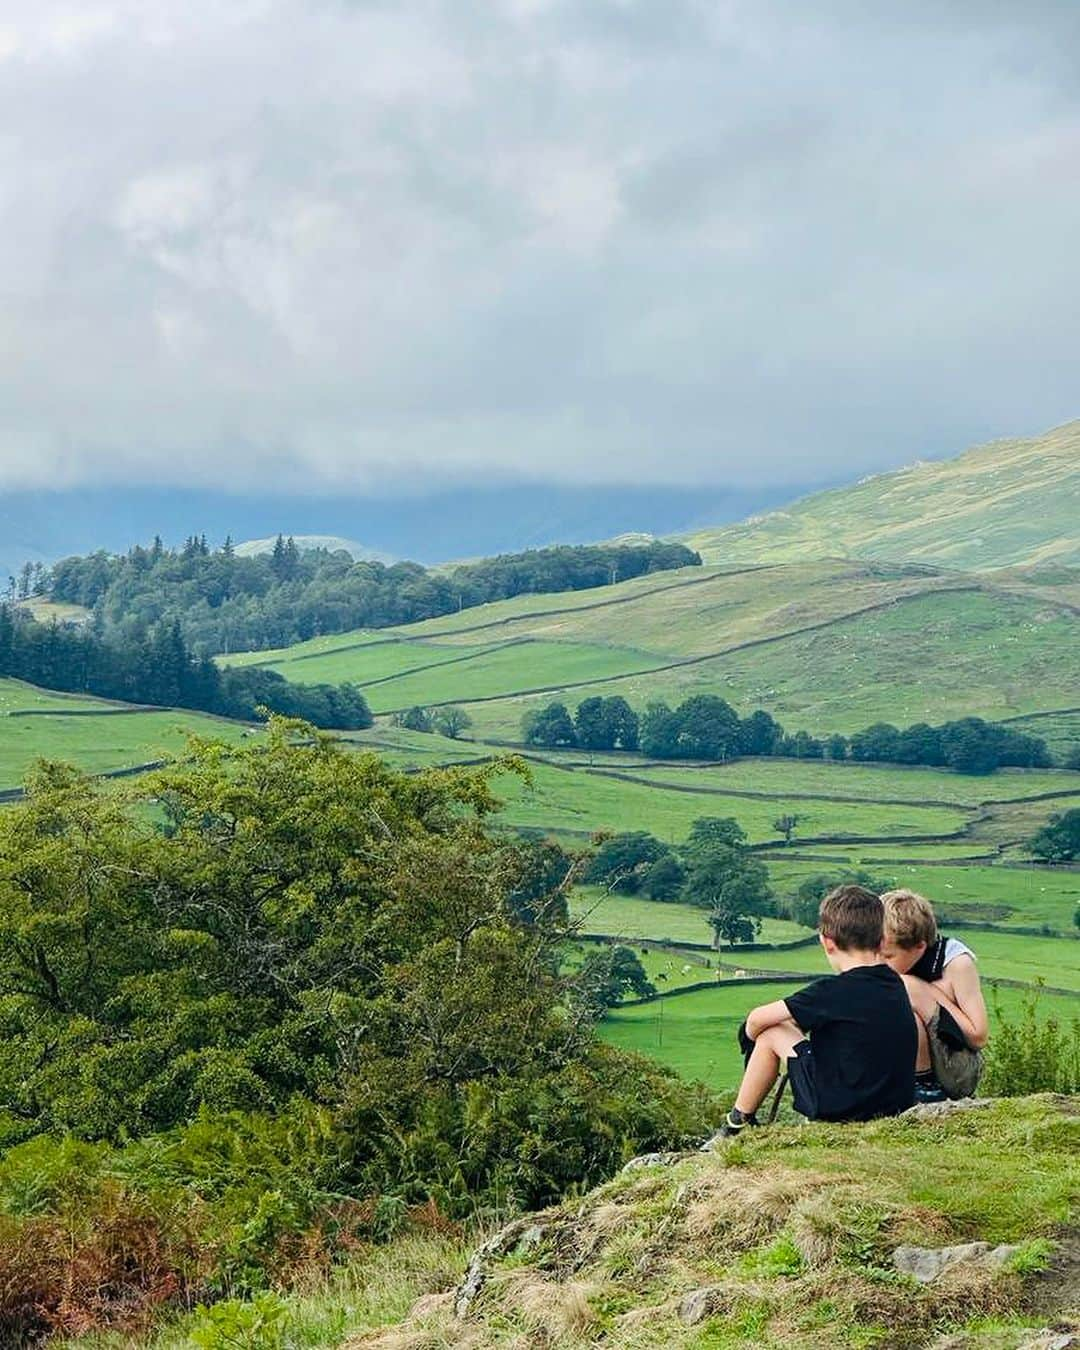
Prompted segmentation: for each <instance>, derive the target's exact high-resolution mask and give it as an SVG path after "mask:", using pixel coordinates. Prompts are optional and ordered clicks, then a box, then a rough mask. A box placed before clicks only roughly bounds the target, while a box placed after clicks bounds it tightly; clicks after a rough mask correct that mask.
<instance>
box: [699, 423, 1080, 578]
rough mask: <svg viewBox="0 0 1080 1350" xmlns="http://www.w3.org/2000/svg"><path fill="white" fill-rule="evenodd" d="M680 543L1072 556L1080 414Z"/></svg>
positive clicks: (781, 550) (724, 551) (792, 555)
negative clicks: (1038, 431)
mask: <svg viewBox="0 0 1080 1350" xmlns="http://www.w3.org/2000/svg"><path fill="white" fill-rule="evenodd" d="M684 542H685V543H687V544H689V546H690V547H691V548H695V549H697V550H698V551H699V552H700V553H701V555H702V557H703V558H704V559H705V561H706V562H715V563H730V562H763V561H768V562H778V561H782V560H785V559H805V558H815V557H817V558H820V557H837V556H844V557H861V558H894V559H895V558H912V559H921V560H923V561H926V562H933V563H937V564H940V565H941V566H945V567H951V568H959V569H972V568H986V567H1005V566H1011V565H1014V564H1020V563H1039V562H1048V561H1054V562H1080V421H1077V422H1070V423H1068V424H1066V425H1065V426H1062V427H1057V428H1055V429H1054V430H1053V431H1049V432H1047V433H1046V434H1045V435H1043V436H1038V437H1035V438H1034V439H1032V440H1023V441H995V442H993V443H992V444H990V445H984V446H979V447H977V448H975V449H973V450H969V451H967V453H966V454H963V455H960V456H958V457H957V458H956V459H950V460H946V461H944V462H942V463H932V464H927V463H920V464H915V465H913V466H912V467H910V468H905V469H900V470H898V471H897V472H895V473H888V474H879V475H877V476H875V477H873V478H867V479H864V480H863V481H862V482H859V483H855V484H853V485H852V486H850V487H842V488H836V489H834V490H832V491H829V492H819V493H816V494H814V495H813V496H811V497H806V498H804V499H803V500H802V501H797V502H794V503H793V504H792V505H791V506H788V507H786V508H784V509H782V510H777V511H770V512H769V513H768V514H767V515H763V516H759V517H754V518H752V519H750V520H748V521H744V522H742V523H741V524H738V525H725V526H721V527H719V528H717V529H709V530H700V531H697V532H695V533H693V534H691V535H688V536H686V538H685V540H684Z"/></svg>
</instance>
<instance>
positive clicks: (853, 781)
mask: <svg viewBox="0 0 1080 1350" xmlns="http://www.w3.org/2000/svg"><path fill="white" fill-rule="evenodd" d="M628 772H631V773H632V774H633V775H634V777H635V778H641V779H643V780H645V781H648V782H650V783H663V784H668V785H671V786H676V787H681V786H686V787H695V788H699V789H711V790H712V791H714V792H761V793H767V794H770V795H772V796H774V797H776V798H777V799H779V800H787V799H794V798H797V797H801V796H811V797H848V798H850V799H852V800H857V801H877V802H881V801H904V802H925V801H932V802H947V803H951V804H953V805H956V806H968V807H975V806H978V805H980V804H981V803H983V802H990V801H1002V800H1008V799H1010V798H1014V797H1035V796H1038V795H1040V794H1042V793H1048V792H1060V793H1078V794H1080V773H1078V772H1076V771H1075V770H1073V771H1069V770H1065V769H1059V770H1038V769H999V770H998V772H997V773H992V774H982V775H972V774H961V773H953V772H950V771H948V770H941V769H923V768H914V767H912V768H908V767H905V766H902V765H892V764H854V763H850V762H847V763H839V764H833V763H825V762H822V761H816V762H815V761H812V760H790V759H741V760H736V761H735V762H734V763H732V764H724V765H717V766H715V767H709V768H689V767H684V766H680V765H665V766H664V767H662V768H661V767H653V766H650V767H648V768H631V769H630V770H628ZM797 837H798V836H797V835H796V838H797Z"/></svg>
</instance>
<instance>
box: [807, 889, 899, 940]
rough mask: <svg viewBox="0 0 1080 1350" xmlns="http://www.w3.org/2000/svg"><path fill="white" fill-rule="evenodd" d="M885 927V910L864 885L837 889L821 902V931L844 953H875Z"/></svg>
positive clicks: (876, 897) (819, 916)
mask: <svg viewBox="0 0 1080 1350" xmlns="http://www.w3.org/2000/svg"><path fill="white" fill-rule="evenodd" d="M884 927H885V907H884V906H883V905H882V903H881V899H880V897H878V896H876V895H875V894H874V892H873V891H868V890H867V889H866V888H865V887H864V886H837V888H836V890H834V891H830V892H829V894H828V895H827V896H826V897H825V899H824V900H822V902H821V909H820V911H819V912H818V928H819V929H820V930H821V934H822V936H823V937H828V938H832V940H833V941H834V942H835V943H836V945H837V946H838V947H839V948H840V950H841V951H842V952H850V951H857V952H876V951H877V949H878V948H879V947H880V946H881V940H882V937H883V931H884Z"/></svg>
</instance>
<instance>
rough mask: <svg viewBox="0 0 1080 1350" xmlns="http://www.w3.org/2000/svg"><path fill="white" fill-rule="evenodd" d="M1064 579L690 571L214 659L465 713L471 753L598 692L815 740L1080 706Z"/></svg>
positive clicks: (897, 569)
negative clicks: (694, 708)
mask: <svg viewBox="0 0 1080 1350" xmlns="http://www.w3.org/2000/svg"><path fill="white" fill-rule="evenodd" d="M1070 578H1071V574H1069V573H1066V574H1065V575H1064V577H1062V578H1060V579H1059V582H1058V583H1055V584H1051V583H1050V582H1049V581H1047V582H1046V583H1044V584H1042V585H1040V586H1039V587H1037V588H1036V587H1033V586H1030V585H1027V584H1026V583H1025V582H1023V581H1021V580H1017V579H1015V578H1010V579H1009V582H1008V584H1007V585H1006V584H998V582H997V581H996V580H995V579H994V578H992V577H988V576H986V575H973V576H950V575H942V574H939V573H937V572H935V571H934V570H933V569H928V568H923V567H907V566H895V565H892V564H888V565H886V564H877V563H864V562H851V561H842V560H836V559H825V560H819V561H816V562H812V563H807V564H802V563H799V564H796V563H787V564H784V565H781V566H776V567H768V568H754V569H743V570H738V571H731V570H730V569H727V570H725V569H720V568H706V569H700V568H695V569H688V570H687V571H684V572H681V573H666V574H664V576H663V578H662V579H661V578H657V577H644V578H640V579H638V580H636V581H631V582H626V583H624V584H623V585H621V586H620V587H619V588H618V593H617V594H615V595H611V594H608V593H606V592H601V593H600V595H599V596H598V595H597V594H596V593H595V592H588V593H586V594H584V595H583V594H581V593H578V594H575V595H573V596H566V595H560V594H556V595H534V596H518V597H517V598H516V599H513V600H508V601H502V602H498V603H495V604H491V605H485V606H482V607H481V608H480V609H478V610H474V611H471V612H469V613H466V614H461V615H455V616H452V617H446V618H441V619H436V620H431V621H429V622H426V623H419V624H411V625H407V626H405V627H402V628H399V629H395V630H393V631H384V632H383V633H381V634H379V635H374V634H372V633H369V632H355V633H348V634H342V635H339V636H336V637H322V638H316V639H314V640H312V641H311V642H307V643H302V644H299V645H298V646H295V647H290V648H286V649H284V650H282V651H277V652H262V653H259V654H258V655H244V656H237V657H229V658H224V660H225V661H226V663H228V664H237V665H252V664H258V665H266V666H268V667H269V668H271V669H273V670H276V671H278V672H280V673H281V674H283V675H285V676H286V678H289V679H292V680H295V681H298V682H300V681H308V682H318V681H327V682H331V683H333V682H341V681H346V680H347V681H352V682H354V683H356V684H358V685H360V686H361V688H362V689H363V690H364V693H365V696H366V697H367V698H368V700H369V702H370V704H371V707H372V708H373V710H374V711H375V712H377V713H390V712H394V711H398V710H401V709H404V708H408V707H410V706H411V705H413V704H425V705H431V704H446V703H464V704H466V705H467V706H468V709H469V713H470V715H471V716H472V718H473V720H474V723H475V732H474V735H475V736H476V738H477V739H480V740H484V739H497V740H516V739H518V736H519V729H520V723H521V717H522V715H523V713H524V712H525V711H526V710H527V709H529V708H531V707H535V706H537V704H538V703H539V704H542V703H544V702H548V701H550V700H551V699H552V698H560V699H563V700H565V701H567V702H568V703H570V704H571V705H573V704H574V703H576V702H577V701H580V699H581V698H584V697H586V696H587V695H588V694H593V693H601V694H622V695H623V696H624V697H626V698H627V699H628V700H629V702H630V703H631V704H632V705H633V706H635V707H637V708H639V709H640V708H643V707H644V706H645V704H646V703H648V702H650V701H652V700H655V699H663V700H668V701H676V702H677V701H679V700H681V699H682V698H685V697H687V696H688V695H690V694H697V693H715V694H720V695H722V696H723V697H725V698H727V699H729V700H730V701H731V702H733V703H735V704H736V705H737V706H739V707H740V708H741V709H749V708H752V707H758V706H760V707H764V708H766V709H768V710H769V711H770V712H772V713H773V714H774V715H775V716H776V717H778V718H779V719H780V720H781V721H785V722H788V723H790V724H792V725H794V726H804V727H806V728H808V729H811V730H813V731H815V732H818V733H821V732H826V731H832V730H838V731H844V732H850V731H853V730H856V729H858V728H859V727H862V726H866V725H867V724H868V723H870V722H873V721H876V720H879V719H885V720H889V721H894V722H898V723H901V724H904V723H910V722H915V721H919V720H923V719H925V720H928V721H935V720H938V721H940V720H946V719H948V718H950V717H959V716H964V715H966V714H968V713H977V714H980V715H982V716H985V717H990V718H1003V717H1022V716H1028V715H1030V714H1033V713H1046V712H1050V711H1055V710H1059V709H1067V708H1076V707H1078V706H1080V678H1078V676H1077V665H1076V660H1075V650H1076V631H1077V616H1076V611H1075V609H1074V607H1073V603H1072V598H1073V587H1072V586H1071V585H1070ZM915 672H917V678H915ZM1032 729H1033V730H1034V729H1035V728H1032ZM1054 730H1055V731H1058V730H1059V728H1057V727H1055V728H1054ZM1066 735H1067V731H1066V732H1064V733H1062V735H1061V738H1060V739H1061V740H1064V739H1065V736H1066Z"/></svg>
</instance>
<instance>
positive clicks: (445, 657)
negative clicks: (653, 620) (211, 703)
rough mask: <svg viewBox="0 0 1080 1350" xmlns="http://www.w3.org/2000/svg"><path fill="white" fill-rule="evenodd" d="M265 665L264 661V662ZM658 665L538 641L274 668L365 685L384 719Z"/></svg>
mask: <svg viewBox="0 0 1080 1350" xmlns="http://www.w3.org/2000/svg"><path fill="white" fill-rule="evenodd" d="M260 664H262V663H260ZM656 664H657V660H656V658H655V657H653V656H651V655H649V654H648V653H647V652H640V651H635V650H633V649H632V648H630V647H614V646H613V647H602V646H597V645H591V646H590V645H587V644H576V643H561V642H538V641H533V640H531V639H528V640H522V641H518V642H504V643H501V644H499V645H498V646H493V645H491V644H488V645H485V646H479V647H468V648H465V649H462V648H459V647H441V648H440V647H434V646H432V645H430V644H427V643H416V642H409V643H390V642H387V643H372V644H370V645H365V646H360V647H357V648H355V649H351V650H341V651H331V652H328V653H327V654H326V655H325V656H305V657H303V658H302V659H300V660H287V659H282V660H280V661H275V662H273V663H272V664H270V669H272V670H276V671H278V672H279V673H280V674H282V675H285V676H286V677H287V678H289V679H292V680H295V681H297V683H310V684H322V683H325V684H344V683H346V682H349V683H353V684H358V685H360V686H361V687H362V688H363V690H364V694H365V697H366V698H367V700H368V703H369V704H370V705H371V708H372V710H373V711H374V712H376V713H382V712H393V711H396V710H400V709H405V708H410V707H412V706H414V705H415V704H422V705H425V706H427V705H430V704H436V703H463V702H465V701H466V700H469V699H476V698H487V697H492V696H500V695H503V694H505V693H514V692H516V691H519V690H523V689H535V688H540V687H548V686H552V685H562V684H568V683H569V684H572V683H576V682H584V681H589V680H604V679H609V678H614V677H616V676H620V675H625V674H628V673H629V672H632V671H637V670H646V669H649V668H650V667H653V666H655V665H656Z"/></svg>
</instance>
